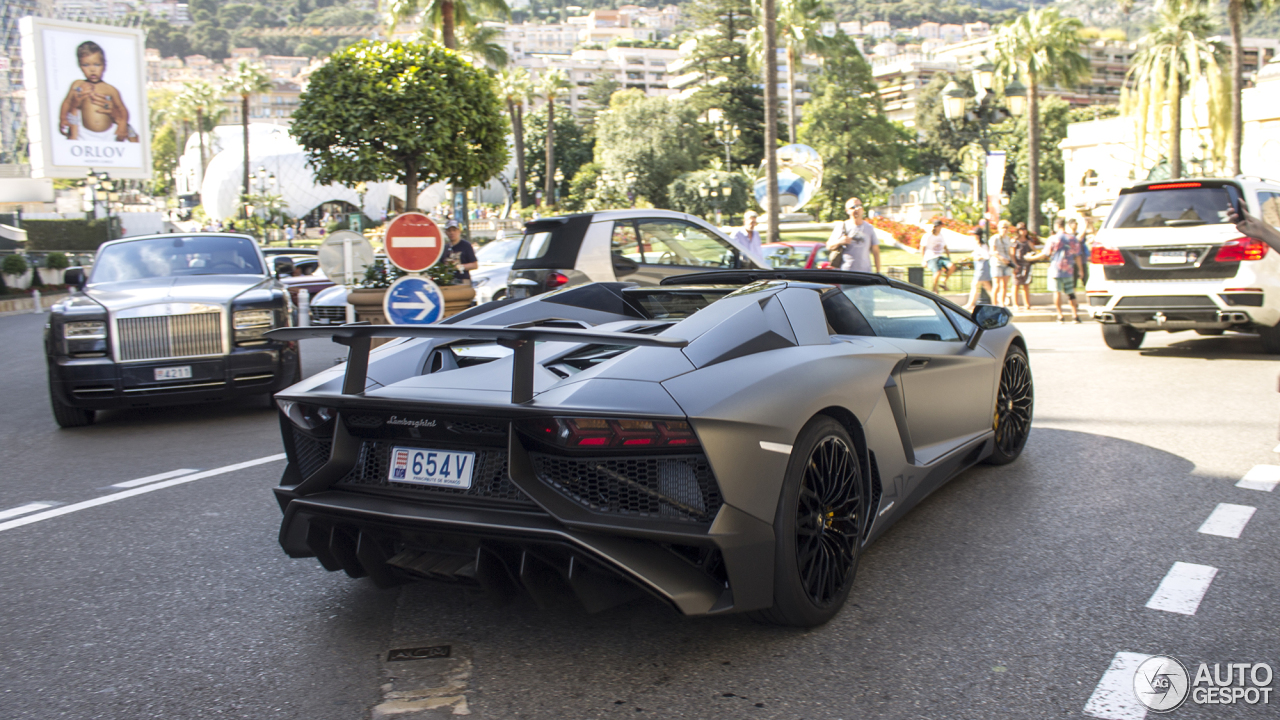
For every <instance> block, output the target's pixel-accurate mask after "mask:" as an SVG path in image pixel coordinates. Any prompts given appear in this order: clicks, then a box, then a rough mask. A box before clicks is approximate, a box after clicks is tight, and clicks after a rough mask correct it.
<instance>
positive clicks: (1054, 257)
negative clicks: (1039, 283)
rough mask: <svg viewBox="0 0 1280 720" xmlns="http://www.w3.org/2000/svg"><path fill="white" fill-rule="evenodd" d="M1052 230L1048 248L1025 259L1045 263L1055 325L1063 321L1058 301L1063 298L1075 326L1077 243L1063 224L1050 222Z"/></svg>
mask: <svg viewBox="0 0 1280 720" xmlns="http://www.w3.org/2000/svg"><path fill="white" fill-rule="evenodd" d="M1053 227H1054V229H1055V230H1057V232H1056V233H1055V234H1054V235H1053V237H1051V238H1049V244H1048V245H1046V246H1045V248H1044V250H1041V251H1040V252H1039V253H1036V254H1035V255H1032V256H1031V257H1030V258H1028V259H1030V260H1042V259H1045V258H1048V259H1049V272H1048V275H1049V286H1050V287H1049V290H1050V291H1051V292H1052V293H1053V309H1054V312H1056V313H1057V315H1058V322H1065V321H1066V319H1065V318H1064V317H1063V316H1062V299H1063V298H1064V297H1065V298H1067V300H1068V302H1069V303H1070V305H1071V317H1072V320H1073V321H1074V322H1077V323H1078V322H1080V307H1079V304H1078V303H1077V302H1076V277H1077V276H1078V275H1083V274H1084V271H1083V270H1081V269H1080V243H1079V242H1077V241H1076V238H1075V236H1074V235H1071V234H1070V233H1068V232H1067V223H1066V221H1065V220H1063V219H1062V218H1058V219H1057V220H1054V221H1053Z"/></svg>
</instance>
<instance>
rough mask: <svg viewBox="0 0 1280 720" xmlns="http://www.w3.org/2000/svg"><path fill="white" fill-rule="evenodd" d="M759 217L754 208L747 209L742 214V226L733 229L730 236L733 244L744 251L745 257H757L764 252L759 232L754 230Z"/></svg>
mask: <svg viewBox="0 0 1280 720" xmlns="http://www.w3.org/2000/svg"><path fill="white" fill-rule="evenodd" d="M759 219H760V215H759V214H757V213H756V211H755V210H748V211H747V212H746V214H745V215H743V216H742V227H740V228H738V229H737V230H735V231H733V235H732V236H730V237H731V238H732V239H733V242H734V244H735V245H737V246H738V247H740V248H742V249H744V250H745V251H746V254H747V257H751V258H757V257H761V256H762V255H763V254H764V250H763V249H761V246H760V233H759V232H757V231H756V222H757V221H758V220H759ZM757 262H758V261H757Z"/></svg>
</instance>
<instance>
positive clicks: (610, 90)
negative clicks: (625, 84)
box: [578, 71, 622, 127]
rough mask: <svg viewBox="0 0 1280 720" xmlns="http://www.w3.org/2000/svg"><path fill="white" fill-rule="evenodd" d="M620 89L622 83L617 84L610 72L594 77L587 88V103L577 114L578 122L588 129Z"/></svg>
mask: <svg viewBox="0 0 1280 720" xmlns="http://www.w3.org/2000/svg"><path fill="white" fill-rule="evenodd" d="M621 89H622V83H620V82H618V79H617V78H616V77H615V76H614V74H613V73H612V72H609V71H605V72H602V73H600V74H598V75H596V79H595V80H593V81H591V86H590V87H588V88H587V102H586V103H585V104H584V105H583V108H582V110H581V111H580V112H579V113H578V115H579V118H578V119H579V121H580V122H582V124H584V125H586V126H587V127H590V126H591V125H592V124H593V123H594V122H595V119H596V116H597V115H599V114H600V111H601V110H603V109H605V108H607V107H609V98H611V97H613V94H614V93H616V92H618V91H619V90H621Z"/></svg>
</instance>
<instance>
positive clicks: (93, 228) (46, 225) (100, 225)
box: [22, 218, 116, 252]
mask: <svg viewBox="0 0 1280 720" xmlns="http://www.w3.org/2000/svg"><path fill="white" fill-rule="evenodd" d="M115 221H116V219H115V218H111V222H115ZM107 222H108V220H106V219H102V220H78V219H77V220H23V221H22V229H23V230H26V231H27V250H28V251H31V250H64V251H65V250H73V251H77V252H94V251H96V250H97V249H98V246H99V245H101V244H102V243H104V242H106V241H107V239H108V238H107Z"/></svg>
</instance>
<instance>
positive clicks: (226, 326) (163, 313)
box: [45, 233, 301, 427]
mask: <svg viewBox="0 0 1280 720" xmlns="http://www.w3.org/2000/svg"><path fill="white" fill-rule="evenodd" d="M66 282H67V284H68V285H71V286H72V287H73V288H78V291H74V292H73V294H72V296H71V298H70V299H68V300H66V301H65V302H62V303H58V304H57V305H54V306H53V308H52V309H51V313H50V316H49V324H48V325H46V326H45V353H46V356H47V358H48V366H49V395H50V400H51V402H52V404H53V417H54V419H55V420H56V421H57V422H58V425H60V426H62V427H77V426H81V425H88V424H89V423H91V422H93V418H94V411H96V410H107V409H113V408H129V407H146V406H153V405H178V404H187V403H195V402H203V401H208V400H221V399H225V398H231V397H241V396H245V395H259V396H263V397H267V398H269V397H270V395H271V394H273V393H275V392H276V391H278V390H280V389H282V388H285V387H287V386H289V385H291V384H293V383H295V382H297V381H298V380H299V379H300V378H301V364H300V359H299V355H298V345H297V343H296V342H292V341H280V340H273V339H271V338H268V337H266V333H267V331H269V330H272V329H273V328H280V327H288V326H289V325H291V324H292V321H291V317H292V311H293V308H292V304H291V302H290V300H289V295H288V293H287V292H286V291H285V289H284V287H283V286H282V285H281V284H280V282H279V281H278V280H277V279H276V278H275V277H274V276H273V275H272V273H271V272H270V271H269V268H268V265H267V263H266V262H265V260H264V258H263V255H262V252H261V250H260V249H259V248H258V246H257V244H256V243H255V242H254V241H253V239H252V238H250V237H248V236H246V235H233V234H222V233H195V234H182V235H176V234H174V235H149V236H143V237H133V238H126V239H123V240H116V241H114V242H109V243H106V244H104V245H103V246H102V247H101V249H100V250H99V252H98V256H97V260H96V261H95V263H94V265H93V268H92V272H91V273H89V274H88V275H87V276H86V273H85V270H84V269H83V268H79V267H73V268H68V269H67V271H66Z"/></svg>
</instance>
